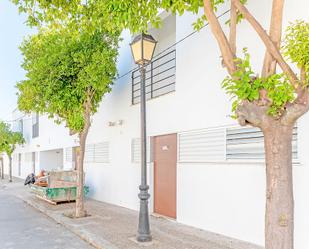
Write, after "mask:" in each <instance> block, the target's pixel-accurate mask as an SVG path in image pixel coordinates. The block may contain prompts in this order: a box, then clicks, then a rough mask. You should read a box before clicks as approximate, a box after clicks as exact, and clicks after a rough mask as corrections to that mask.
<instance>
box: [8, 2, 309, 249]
mask: <svg viewBox="0 0 309 249" xmlns="http://www.w3.org/2000/svg"><path fill="white" fill-rule="evenodd" d="M270 5H271V1H268V0H260V1H250V2H249V6H248V7H249V9H250V10H254V14H255V16H256V17H257V19H259V20H262V24H263V25H264V27H265V28H267V27H268V25H269V16H270ZM227 8H228V6H223V7H222V8H221V9H220V11H219V12H223V11H225V10H226V9H227ZM308 8H309V3H308V1H306V0H296V1H286V7H285V22H284V25H287V23H288V21H293V20H296V19H300V18H303V19H306V20H308V13H307V10H308ZM227 19H228V16H225V17H224V18H221V19H220V21H221V22H222V23H223V22H225V21H226V20H227ZM195 20H196V17H195V16H193V15H191V14H188V13H186V14H185V15H184V16H182V17H176V19H175V18H172V17H169V18H168V19H166V21H165V24H164V25H163V30H161V31H152V32H153V34H154V36H155V38H156V39H158V41H159V43H158V48H157V49H158V50H157V53H159V52H160V51H162V50H164V48H166V47H169V46H170V45H172V44H174V43H175V42H176V41H179V40H181V39H182V38H184V37H186V36H187V35H188V34H190V33H191V32H192V31H193V30H192V23H193V22H194V21H195ZM164 27H165V28H164ZM173 29H175V32H174V31H173ZM123 38H124V40H123V41H122V43H121V46H120V50H119V51H120V55H119V59H118V69H119V75H120V76H123V75H124V74H125V73H127V72H128V71H129V70H130V69H132V67H134V65H133V63H132V59H131V51H130V48H129V42H130V41H131V35H130V34H129V33H128V32H124V33H123ZM237 39H238V42H239V43H238V44H239V46H238V50H239V51H241V49H242V48H243V47H248V50H249V52H250V54H251V55H252V64H253V68H254V69H255V70H257V71H259V70H260V68H261V64H262V61H263V55H264V52H265V51H264V46H263V44H262V43H261V42H260V40H259V38H258V37H257V35H256V34H255V33H254V32H253V31H252V29H251V27H250V26H249V25H248V24H247V23H246V22H245V21H244V22H242V23H241V24H240V25H239V27H238V36H237ZM176 49H177V54H176V58H177V72H176V91H175V92H173V93H170V94H168V95H165V96H162V97H159V98H157V99H153V100H150V101H148V102H147V122H148V127H147V128H148V135H149V136H155V135H163V134H168V133H176V132H182V131H187V130H193V129H203V128H209V127H217V126H225V125H230V124H235V121H233V120H232V119H231V118H230V116H229V115H230V113H231V112H230V110H231V103H230V101H229V97H228V96H226V95H225V93H224V91H223V90H222V89H221V86H220V83H221V81H222V79H223V78H224V77H225V76H226V70H225V69H223V68H221V66H220V65H221V64H220V63H221V59H220V56H219V49H218V46H217V45H216V43H215V40H214V38H213V36H212V34H211V32H210V29H209V27H205V28H204V29H202V30H201V31H200V32H198V33H195V34H193V35H192V36H190V37H189V38H188V39H185V40H184V41H182V42H180V43H179V44H177V46H176ZM130 77H131V75H130V74H127V75H125V76H123V77H121V78H120V79H119V80H118V81H117V82H116V83H115V85H114V87H113V91H112V92H111V93H110V94H108V95H107V96H105V97H104V100H103V101H102V103H101V105H100V108H99V111H98V113H97V114H95V115H94V116H93V118H92V121H93V122H92V126H91V129H90V132H89V136H88V139H87V143H89V144H90V143H91V144H92V143H98V142H105V141H108V142H109V144H110V161H109V163H93V164H86V165H85V171H86V184H87V185H89V186H90V196H91V197H92V198H95V199H97V200H100V201H104V202H109V203H113V204H116V205H120V206H124V207H127V208H131V209H135V210H137V209H138V205H139V201H138V198H137V194H138V185H139V181H140V166H139V164H138V163H132V162H131V150H130V149H131V140H132V139H133V138H138V137H139V131H140V130H139V105H131V78H130ZM117 120H124V123H123V125H117V126H113V127H109V126H108V122H110V121H112V122H114V121H117ZM308 124H309V115H308V114H306V115H305V116H304V117H303V118H302V119H301V120H300V121H299V123H298V130H299V139H298V150H299V157H300V165H297V166H294V174H295V175H294V182H295V185H294V189H295V248H297V249H307V248H308V247H309V237H308V236H307V234H306V233H307V231H308V229H309V215H307V212H308V210H309V195H308V189H309V181H308V179H309V168H308V167H309V156H308V153H307V148H308V146H309V142H308V141H309V132H308V129H307V127H308ZM26 126H27V130H28V129H30V128H31V126H30V125H29V124H28V125H26ZM24 127H25V125H24ZM25 129H26V128H25ZM68 134H69V133H68V130H67V129H66V128H65V127H64V126H63V125H61V126H57V125H55V124H54V123H53V121H51V120H48V119H47V118H46V117H41V118H40V136H39V138H36V139H31V136H30V135H29V131H27V132H26V136H28V137H29V136H30V139H28V144H27V145H25V146H24V147H23V148H22V147H19V148H18V149H17V150H16V153H19V152H21V153H25V152H29V151H46V150H53V149H58V148H66V147H72V146H76V145H77V140H76V137H70V136H69V135H68ZM42 155H43V153H40V162H42V160H44V158H43V159H42V158H41V156H42ZM63 164H64V167H65V168H70V167H71V165H70V164H68V163H67V162H65V161H63ZM149 165H150V166H149V169H150V172H149V182H150V192H151V193H152V189H153V186H152V183H153V174H152V170H153V169H152V167H151V164H149ZM14 170H15V169H14ZM14 174H16V171H14ZM152 203H153V200H152V198H151V200H150V204H151V205H152ZM264 206H265V166H264V165H263V164H261V163H242V164H237V163H226V162H222V163H194V164H193V163H190V164H189V163H178V165H177V221H179V222H181V223H185V224H188V225H192V226H196V227H199V228H202V229H206V230H209V231H212V232H216V233H221V234H224V235H227V236H231V237H234V238H238V239H242V240H246V241H250V242H253V243H257V244H260V245H263V243H264V242H263V240H264V239H263V237H264Z"/></svg>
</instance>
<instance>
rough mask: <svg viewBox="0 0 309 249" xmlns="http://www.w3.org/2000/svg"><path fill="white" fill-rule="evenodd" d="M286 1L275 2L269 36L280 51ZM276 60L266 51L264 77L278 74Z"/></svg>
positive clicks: (277, 0)
mask: <svg viewBox="0 0 309 249" xmlns="http://www.w3.org/2000/svg"><path fill="white" fill-rule="evenodd" d="M283 6H284V0H273V5H272V13H271V22H270V28H269V36H270V39H271V40H272V41H273V43H274V44H275V45H276V47H277V48H278V49H280V43H281V35H282V16H283ZM276 64H277V62H276V60H275V59H274V57H273V56H272V55H271V54H270V53H269V52H268V51H266V53H265V58H264V64H263V70H262V76H263V77H267V76H269V75H271V74H274V73H275V72H276Z"/></svg>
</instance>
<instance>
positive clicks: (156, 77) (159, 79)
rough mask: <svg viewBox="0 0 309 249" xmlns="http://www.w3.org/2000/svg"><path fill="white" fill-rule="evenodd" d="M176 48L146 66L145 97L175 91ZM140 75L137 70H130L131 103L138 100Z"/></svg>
mask: <svg viewBox="0 0 309 249" xmlns="http://www.w3.org/2000/svg"><path fill="white" fill-rule="evenodd" d="M175 73H176V50H175V49H173V50H171V51H170V52H168V53H165V54H164V55H162V56H160V57H158V58H155V59H154V60H153V61H152V62H151V63H150V64H148V65H147V66H146V75H145V78H146V82H145V85H146V99H147V100H148V99H153V98H156V97H159V96H161V95H164V94H167V93H170V92H173V91H175V83H176V76H175ZM140 86H141V75H140V72H139V70H138V69H137V70H135V71H133V72H132V104H133V105H134V104H137V103H139V102H140Z"/></svg>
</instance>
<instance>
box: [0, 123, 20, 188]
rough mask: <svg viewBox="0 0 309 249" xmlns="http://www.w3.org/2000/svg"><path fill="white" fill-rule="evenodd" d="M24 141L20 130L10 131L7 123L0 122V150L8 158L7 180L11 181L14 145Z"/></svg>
mask: <svg viewBox="0 0 309 249" xmlns="http://www.w3.org/2000/svg"><path fill="white" fill-rule="evenodd" d="M24 142H25V140H24V138H23V135H22V134H21V133H20V132H13V131H11V129H10V126H9V125H8V124H6V123H4V122H2V121H1V122H0V151H1V152H5V153H6V154H7V156H8V158H9V182H12V154H13V152H14V150H15V148H16V145H18V144H23V143H24ZM2 160H3V159H2V157H1V161H2ZM2 163H3V162H2ZM2 170H3V168H2ZM2 174H3V172H2Z"/></svg>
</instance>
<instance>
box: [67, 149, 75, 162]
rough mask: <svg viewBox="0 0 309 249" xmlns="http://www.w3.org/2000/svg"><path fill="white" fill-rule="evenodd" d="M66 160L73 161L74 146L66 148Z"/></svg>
mask: <svg viewBox="0 0 309 249" xmlns="http://www.w3.org/2000/svg"><path fill="white" fill-rule="evenodd" d="M65 161H66V162H67V163H71V162H73V148H72V147H69V148H65Z"/></svg>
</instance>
